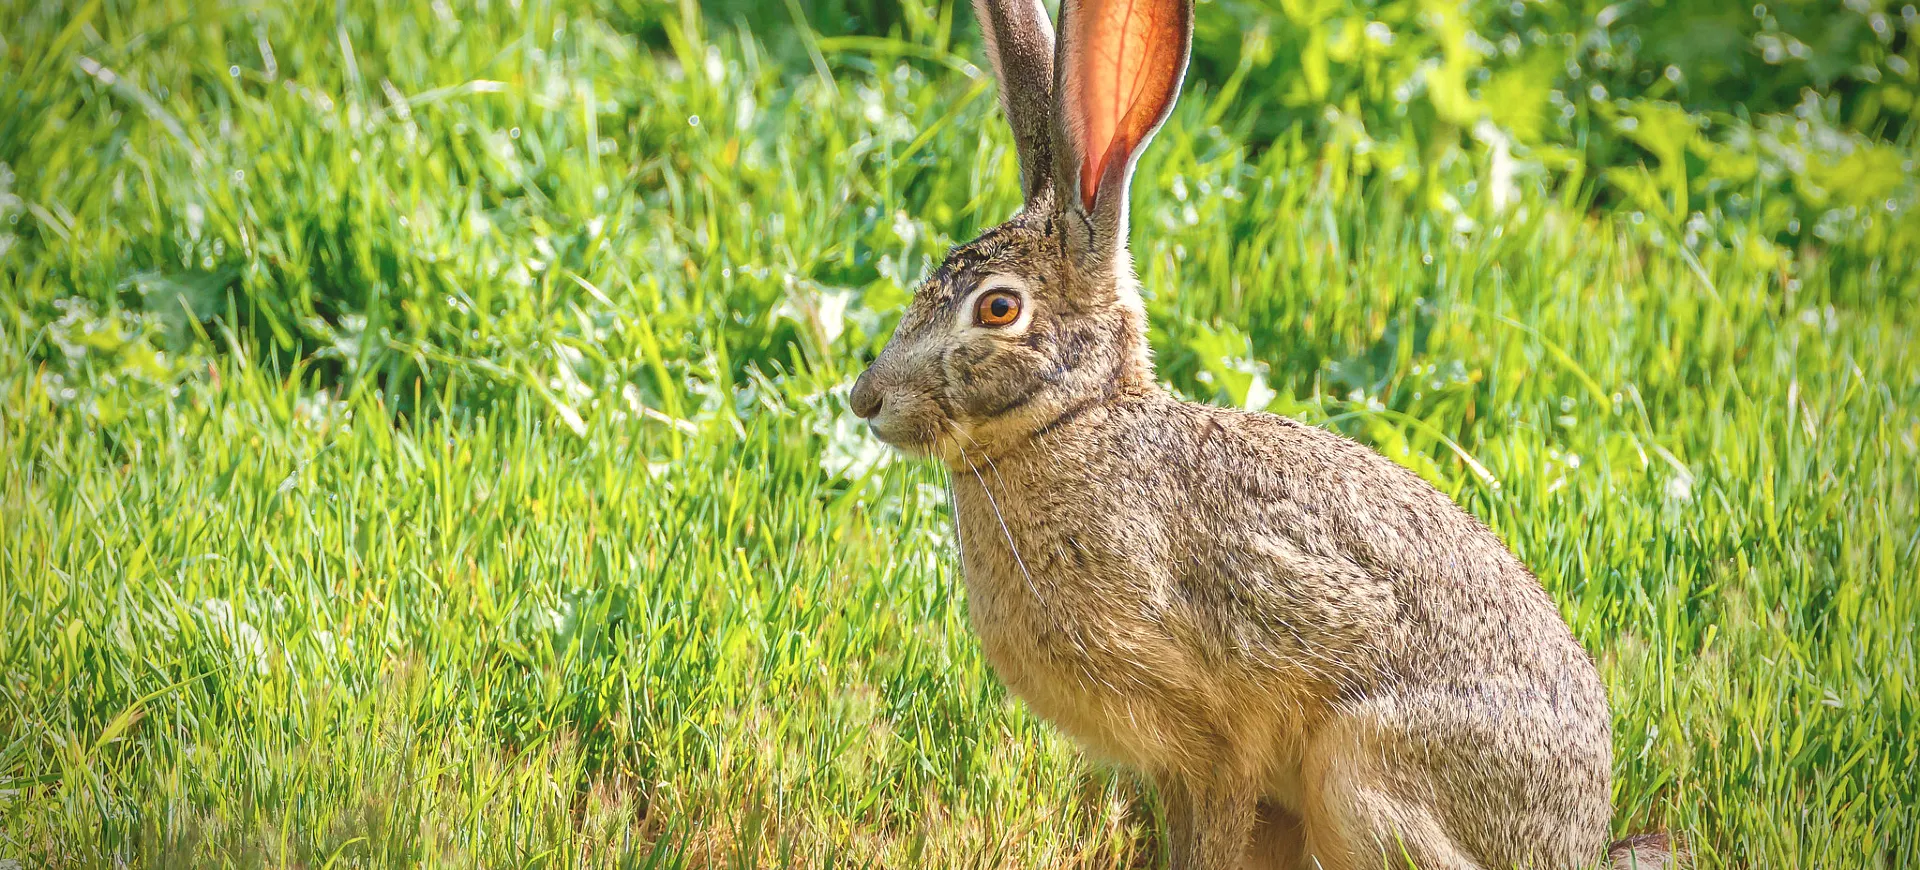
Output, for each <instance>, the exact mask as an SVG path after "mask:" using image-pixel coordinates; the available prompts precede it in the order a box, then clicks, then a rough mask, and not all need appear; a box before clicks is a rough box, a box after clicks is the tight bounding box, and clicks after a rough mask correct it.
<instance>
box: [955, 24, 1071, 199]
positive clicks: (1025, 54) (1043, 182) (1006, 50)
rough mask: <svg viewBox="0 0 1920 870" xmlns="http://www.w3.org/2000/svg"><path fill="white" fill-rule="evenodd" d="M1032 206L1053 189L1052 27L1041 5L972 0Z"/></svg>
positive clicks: (1022, 179) (1022, 185)
mask: <svg viewBox="0 0 1920 870" xmlns="http://www.w3.org/2000/svg"><path fill="white" fill-rule="evenodd" d="M973 13H974V15H975V16H976V17H978V18H979V19H980V32H981V34H983V35H984V36H986V38H987V59H988V60H989V61H992V63H993V74H994V76H995V77H996V78H998V79H999V80H1000V107H1001V108H1002V109H1005V110H1006V112H1007V124H1008V125H1009V126H1011V127H1013V143H1014V147H1015V148H1017V149H1018V150H1019V153H1020V191H1021V193H1022V194H1023V195H1024V196H1025V197H1026V201H1027V202H1028V203H1029V204H1031V203H1032V202H1033V201H1034V200H1035V199H1036V198H1038V197H1039V196H1040V195H1041V193H1042V192H1044V191H1046V190H1047V189H1049V188H1050V187H1051V185H1052V184H1053V180H1052V179H1053V154H1052V150H1051V149H1052V137H1053V22H1052V21H1049V20H1048V19H1047V10H1046V7H1043V6H1041V5H1040V0H973Z"/></svg>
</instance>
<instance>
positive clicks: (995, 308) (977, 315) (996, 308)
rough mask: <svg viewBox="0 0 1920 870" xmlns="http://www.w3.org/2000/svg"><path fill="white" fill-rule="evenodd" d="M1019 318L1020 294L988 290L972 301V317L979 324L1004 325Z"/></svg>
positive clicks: (1009, 291)
mask: <svg viewBox="0 0 1920 870" xmlns="http://www.w3.org/2000/svg"><path fill="white" fill-rule="evenodd" d="M1019 318H1020V294H1018V293H1015V292H1013V291H1011V290H990V291H988V292H986V293H983V294H981V295H980V301H978V302H976V303H974V306H973V319H974V322H976V323H978V324H980V325H981V326H1006V325H1008V324H1010V323H1012V322H1014V321H1015V320H1018V319H1019Z"/></svg>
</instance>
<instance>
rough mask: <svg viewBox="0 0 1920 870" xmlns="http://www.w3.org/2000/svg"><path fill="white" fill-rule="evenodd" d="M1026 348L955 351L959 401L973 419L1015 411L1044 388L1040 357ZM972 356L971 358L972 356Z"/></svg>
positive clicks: (966, 413)
mask: <svg viewBox="0 0 1920 870" xmlns="http://www.w3.org/2000/svg"><path fill="white" fill-rule="evenodd" d="M1030 355H1031V352H1030V351H1026V350H1025V349H1024V348H1015V347H996V348H979V349H973V348H968V349H966V350H964V351H962V352H960V353H956V354H955V357H956V359H955V363H956V365H955V366H954V368H953V379H952V383H953V384H954V386H955V389H954V393H955V399H956V401H955V403H954V404H955V405H956V406H957V407H958V409H959V410H960V411H961V412H962V413H963V414H965V415H966V417H967V418H968V419H970V420H973V421H976V422H981V423H984V422H988V421H991V420H995V419H998V418H1000V417H1003V416H1005V415H1007V414H1010V413H1013V412H1014V411H1017V410H1019V409H1020V408H1021V407H1023V406H1025V405H1026V404H1027V403H1029V402H1031V401H1032V400H1033V397H1034V394H1035V393H1036V392H1037V391H1038V390H1039V389H1040V387H1041V381H1040V377H1039V375H1038V373H1037V369H1038V361H1037V360H1032V359H1027V357H1029V356H1030ZM968 357H970V358H968Z"/></svg>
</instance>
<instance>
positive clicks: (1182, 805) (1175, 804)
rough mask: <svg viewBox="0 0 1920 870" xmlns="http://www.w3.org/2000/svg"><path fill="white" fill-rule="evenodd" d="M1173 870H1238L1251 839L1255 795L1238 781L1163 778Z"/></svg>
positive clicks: (1189, 777)
mask: <svg viewBox="0 0 1920 870" xmlns="http://www.w3.org/2000/svg"><path fill="white" fill-rule="evenodd" d="M1160 796H1161V800H1162V801H1163V802H1164V803H1165V805H1166V814H1167V842H1168V846H1169V847H1170V848H1169V852H1170V853H1171V859H1172V860H1171V861H1169V862H1168V863H1169V867H1170V870H1237V868H1239V867H1240V866H1241V861H1242V859H1243V858H1244V857H1245V856H1246V851H1247V843H1248V840H1249V839H1250V838H1251V837H1252V835H1253V824H1254V815H1255V809H1256V807H1257V805H1258V801H1257V797H1256V792H1255V790H1254V789H1253V788H1252V787H1251V784H1249V783H1245V782H1242V781H1240V780H1239V779H1238V778H1224V777H1223V778H1214V777H1206V778H1202V777H1194V776H1177V777H1167V778H1163V779H1162V780H1161V784H1160Z"/></svg>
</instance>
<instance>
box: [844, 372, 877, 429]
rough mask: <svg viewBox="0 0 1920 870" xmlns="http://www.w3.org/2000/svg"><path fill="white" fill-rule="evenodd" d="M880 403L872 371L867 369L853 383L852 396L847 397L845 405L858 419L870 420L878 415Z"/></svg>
mask: <svg viewBox="0 0 1920 870" xmlns="http://www.w3.org/2000/svg"><path fill="white" fill-rule="evenodd" d="M881 402H882V399H881V396H880V388H879V387H876V386H874V385H873V370H872V369H868V370H867V371H866V373H864V374H862V375H861V376H860V379H859V380H857V381H854V382H853V394H852V395H850V396H848V397H847V404H848V405H850V406H852V408H853V413H854V414H855V415H856V416H858V417H859V418H860V419H862V420H871V419H873V418H874V416H875V415H877V414H879V413H880V405H881Z"/></svg>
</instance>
